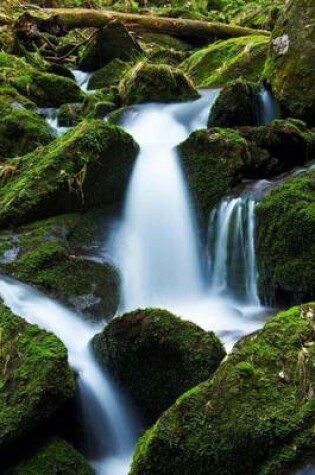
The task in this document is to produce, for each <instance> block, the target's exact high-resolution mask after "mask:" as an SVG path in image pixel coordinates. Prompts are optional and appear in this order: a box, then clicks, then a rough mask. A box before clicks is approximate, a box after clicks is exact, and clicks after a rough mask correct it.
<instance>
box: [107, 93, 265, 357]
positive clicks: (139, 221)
mask: <svg viewBox="0 0 315 475" xmlns="http://www.w3.org/2000/svg"><path fill="white" fill-rule="evenodd" d="M217 94H218V91H212V92H210V93H209V92H206V93H204V94H203V97H202V98H201V99H200V100H198V101H194V102H191V103H184V104H172V105H163V104H162V105H161V104H148V105H144V106H138V107H136V108H133V110H132V111H131V112H129V114H128V115H127V117H126V119H125V121H124V122H123V124H122V125H123V126H124V128H125V129H126V130H127V131H128V132H129V133H130V134H131V135H132V136H133V137H134V138H135V140H136V141H137V142H138V143H139V145H140V150H141V151H140V154H139V157H138V159H137V162H136V165H135V169H134V171H133V175H132V178H131V181H130V185H129V188H128V192H127V197H126V206H125V210H124V215H123V219H122V223H121V225H120V228H119V230H118V232H117V234H116V236H115V237H114V239H112V241H114V255H115V262H116V264H117V265H118V267H119V268H120V271H121V275H122V281H123V284H122V300H121V305H120V309H119V313H124V312H126V311H131V310H134V309H136V308H139V307H140V308H141V307H142V308H145V307H153V306H154V307H162V308H166V309H169V310H170V311H172V312H174V313H176V314H178V315H180V316H182V317H185V318H188V319H190V320H193V321H195V322H196V323H197V324H199V325H200V326H201V327H203V328H204V329H206V330H213V331H216V332H217V333H218V334H219V335H220V336H221V338H223V340H224V341H225V343H226V345H227V347H228V348H230V347H231V345H232V344H233V343H234V342H235V341H236V340H237V339H238V338H239V337H240V336H242V335H243V334H245V333H249V332H251V331H254V330H255V329H257V328H258V327H260V326H261V319H260V318H258V315H259V314H261V307H260V305H259V300H258V298H254V294H255V292H256V294H257V291H255V288H254V283H253V280H254V274H255V262H254V261H253V260H251V259H250V257H252V256H253V251H254V250H253V242H252V241H251V240H248V239H247V241H248V242H249V244H250V246H251V249H250V252H249V253H248V254H249V256H248V257H249V259H247V262H246V265H248V266H249V268H250V273H251V275H252V276H253V278H251V279H250V280H249V281H248V283H247V285H248V289H247V291H248V294H251V295H252V297H253V298H251V299H244V300H243V301H240V300H239V299H235V298H234V296H233V295H232V293H231V292H226V295H221V294H220V293H216V292H213V289H212V288H211V283H210V282H209V277H208V274H207V272H206V265H207V263H206V252H205V249H204V248H203V247H202V243H201V242H200V240H199V239H198V233H197V231H196V229H197V223H196V221H195V218H194V209H193V207H192V205H191V200H190V196H189V192H188V189H187V186H186V180H185V177H184V174H183V170H182V168H181V164H180V159H179V157H178V156H177V153H176V150H175V149H174V147H175V146H176V145H178V144H179V143H180V142H181V141H183V140H185V139H186V138H187V137H188V135H189V134H190V133H191V132H192V131H193V130H195V129H198V128H204V127H205V126H206V122H207V117H208V113H209V109H210V107H211V104H213V102H214V100H215V98H216V96H217ZM250 209H251V213H252V221H251V224H250V226H249V227H248V233H251V235H253V226H254V223H253V208H250ZM226 239H227V237H226ZM217 252H218V253H219V254H220V253H223V254H224V252H226V246H224V245H223V243H222V242H220V243H218V249H217ZM222 260H224V259H223V258H222V259H221V261H222Z"/></svg>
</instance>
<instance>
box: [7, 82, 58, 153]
mask: <svg viewBox="0 0 315 475" xmlns="http://www.w3.org/2000/svg"><path fill="white" fill-rule="evenodd" d="M1 92H2V91H0V114H1V122H0V157H1V158H10V157H15V156H17V155H24V154H26V153H28V152H31V151H33V150H34V149H35V148H36V147H38V146H39V145H47V144H48V143H49V142H51V141H52V140H53V138H54V134H53V131H52V129H51V128H50V127H49V126H48V125H47V123H46V122H45V120H44V119H43V118H42V117H41V116H40V115H39V114H37V113H36V112H34V111H33V110H28V109H26V108H25V107H24V105H23V104H21V103H20V102H17V100H12V99H13V98H12V96H8V95H4V94H1ZM16 99H18V95H17V97H16Z"/></svg>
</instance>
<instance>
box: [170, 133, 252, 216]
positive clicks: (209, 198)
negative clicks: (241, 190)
mask: <svg viewBox="0 0 315 475" xmlns="http://www.w3.org/2000/svg"><path fill="white" fill-rule="evenodd" d="M179 152H180V155H181V159H182V162H183V164H184V168H185V171H186V174H187V177H188V181H189V184H190V188H191V190H192V192H193V194H194V196H195V199H196V202H197V205H198V207H199V209H200V210H201V212H202V215H203V217H204V218H205V220H207V219H208V216H209V212H210V210H211V208H212V207H213V206H215V205H216V204H217V203H218V202H219V201H220V199H221V198H223V196H225V195H227V194H228V193H229V192H230V191H231V188H232V187H233V186H235V185H236V184H237V183H238V182H239V181H240V179H241V177H242V173H243V169H244V168H245V165H247V164H248V163H249V159H250V154H249V149H248V146H247V142H246V140H245V139H244V138H242V137H241V135H240V134H239V133H238V132H236V131H233V130H231V129H219V128H215V129H210V130H209V131H207V130H197V131H196V132H193V133H192V134H191V135H190V136H189V137H188V139H187V140H185V142H182V143H181V144H180V145H179Z"/></svg>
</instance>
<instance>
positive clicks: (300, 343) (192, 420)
mask: <svg viewBox="0 0 315 475" xmlns="http://www.w3.org/2000/svg"><path fill="white" fill-rule="evenodd" d="M314 324H315V304H306V305H303V306H301V307H294V308H292V309H290V310H288V311H286V312H281V313H280V314H278V315H277V316H276V317H274V318H272V319H271V320H270V321H269V322H268V323H267V324H266V325H265V327H264V329H263V330H262V331H261V332H258V333H255V334H253V335H251V336H248V337H247V338H245V339H244V341H243V343H240V344H238V346H237V348H236V349H235V350H234V351H233V353H232V354H231V355H230V356H229V357H228V358H227V360H226V361H225V362H224V363H222V364H221V366H220V367H219V368H218V370H217V371H216V372H215V374H214V377H213V378H212V379H210V380H208V381H206V382H204V383H201V384H200V385H199V386H196V387H195V388H193V389H191V390H190V391H188V392H187V393H185V394H184V395H183V396H181V397H180V398H179V399H178V400H177V401H176V403H175V404H174V405H173V406H171V408H170V409H169V410H168V411H167V412H165V413H164V414H163V415H162V417H161V418H160V419H159V420H158V422H157V423H156V424H155V425H154V426H153V427H152V428H151V429H150V430H149V431H147V432H146V433H145V435H144V436H143V437H142V438H141V439H140V441H139V443H138V446H137V449H136V453H135V456H134V459H133V463H132V468H131V471H130V475H138V474H139V475H140V474H141V475H142V474H144V473H145V474H146V475H150V474H152V475H153V474H154V475H159V474H163V475H165V474H168V473H172V474H174V475H179V474H180V475H191V474H192V473H194V474H197V475H207V474H208V473H209V468H210V470H211V474H212V475H243V474H245V473H246V474H256V475H280V474H282V473H283V471H284V469H285V468H287V467H288V466H289V465H290V464H291V463H294V462H295V461H296V460H297V459H301V458H302V457H303V456H307V455H312V454H314V449H315V447H314V410H315V398H314V389H313V388H314V385H315V372H314V363H315V345H314V341H315V333H314Z"/></svg>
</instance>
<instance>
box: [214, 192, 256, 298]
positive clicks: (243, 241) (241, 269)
mask: <svg viewBox="0 0 315 475" xmlns="http://www.w3.org/2000/svg"><path fill="white" fill-rule="evenodd" d="M254 231H255V201H254V200H253V199H252V198H250V197H247V196H245V197H242V196H241V197H238V198H231V199H225V200H223V201H222V202H221V203H220V204H219V205H218V206H217V207H216V208H214V210H213V211H212V213H211V215H210V220H209V231H208V255H209V261H210V268H211V275H212V278H211V280H212V283H211V290H212V293H213V294H214V295H220V296H230V297H231V295H232V296H233V297H234V298H236V299H237V300H240V301H243V302H245V303H248V304H251V305H259V298H258V292H257V267H256V256H255V244H254Z"/></svg>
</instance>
